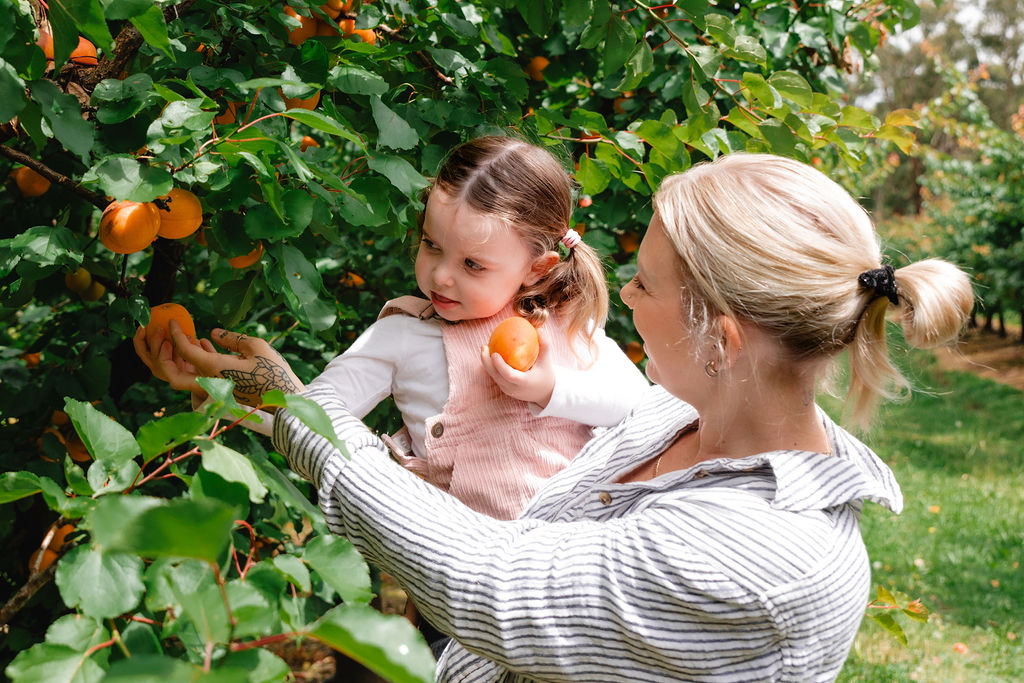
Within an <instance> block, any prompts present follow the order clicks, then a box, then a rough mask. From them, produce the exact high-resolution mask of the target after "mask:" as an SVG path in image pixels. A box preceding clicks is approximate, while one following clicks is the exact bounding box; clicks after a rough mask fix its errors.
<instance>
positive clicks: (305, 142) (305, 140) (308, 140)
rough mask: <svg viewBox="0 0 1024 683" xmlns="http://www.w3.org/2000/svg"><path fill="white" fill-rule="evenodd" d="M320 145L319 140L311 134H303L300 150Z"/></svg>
mask: <svg viewBox="0 0 1024 683" xmlns="http://www.w3.org/2000/svg"><path fill="white" fill-rule="evenodd" d="M319 146H320V143H319V142H317V141H316V139H315V138H314V137H312V136H310V135H303V136H302V142H300V143H299V151H300V152H305V151H306V150H307V149H309V148H310V147H319Z"/></svg>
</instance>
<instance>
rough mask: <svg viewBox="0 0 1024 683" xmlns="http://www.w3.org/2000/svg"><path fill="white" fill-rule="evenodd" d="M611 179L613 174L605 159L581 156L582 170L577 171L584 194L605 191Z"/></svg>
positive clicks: (577, 178)
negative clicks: (599, 159)
mask: <svg viewBox="0 0 1024 683" xmlns="http://www.w3.org/2000/svg"><path fill="white" fill-rule="evenodd" d="M611 179H612V174H611V173H610V172H609V171H608V167H607V166H606V165H605V164H604V162H603V161H598V160H596V159H593V158H591V157H589V156H582V157H580V170H579V171H577V172H576V180H577V181H579V183H580V185H581V186H582V191H583V194H589V195H595V194H600V193H601V192H604V190H605V188H607V187H608V183H610V182H611Z"/></svg>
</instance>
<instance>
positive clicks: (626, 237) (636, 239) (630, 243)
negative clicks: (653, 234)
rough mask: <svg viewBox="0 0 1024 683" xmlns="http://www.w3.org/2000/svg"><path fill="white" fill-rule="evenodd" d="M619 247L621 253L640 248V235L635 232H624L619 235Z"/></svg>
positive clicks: (629, 252) (630, 252) (628, 252)
mask: <svg viewBox="0 0 1024 683" xmlns="http://www.w3.org/2000/svg"><path fill="white" fill-rule="evenodd" d="M619 247H620V248H621V249H622V251H623V253H626V254H632V253H633V252H635V251H636V250H637V249H639V248H640V235H638V234H637V233H635V232H624V233H622V234H621V235H619Z"/></svg>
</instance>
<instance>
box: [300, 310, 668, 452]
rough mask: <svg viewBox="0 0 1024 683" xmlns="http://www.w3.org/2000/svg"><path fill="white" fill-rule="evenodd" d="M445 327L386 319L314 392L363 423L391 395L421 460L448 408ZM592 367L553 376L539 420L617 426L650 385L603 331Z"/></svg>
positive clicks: (536, 409)
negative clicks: (323, 389) (430, 432)
mask: <svg viewBox="0 0 1024 683" xmlns="http://www.w3.org/2000/svg"><path fill="white" fill-rule="evenodd" d="M444 324H445V323H444V322H442V321H440V320H438V319H436V318H429V319H426V320H420V319H419V318H416V317H413V316H409V315H391V316H388V317H386V318H382V319H380V320H378V321H376V322H375V323H374V324H372V325H370V327H368V328H367V329H366V331H365V332H363V334H362V335H360V336H359V338H358V339H356V340H355V341H354V342H353V343H352V345H351V346H350V347H349V348H348V349H347V350H346V351H345V352H344V353H342V354H341V355H339V356H337V357H336V358H334V359H333V360H332V361H331V362H330V363H328V364H327V367H326V368H325V369H324V371H323V373H321V374H320V376H318V377H317V378H316V379H314V380H313V381H312V382H311V383H310V386H311V387H315V386H328V387H330V388H331V389H332V390H334V392H335V394H336V395H337V396H338V397H339V398H340V399H341V400H342V401H343V402H344V403H345V405H346V406H348V408H349V410H350V411H351V412H352V414H353V415H355V416H356V417H358V418H360V419H362V418H363V417H365V416H366V415H367V414H368V413H369V412H370V411H371V410H373V408H374V407H375V406H376V405H377V404H378V403H380V402H381V401H382V400H384V399H385V398H386V397H388V396H389V395H390V396H392V397H394V399H395V405H396V406H397V408H398V410H399V412H401V414H402V421H403V422H404V423H405V426H406V428H408V430H409V436H410V438H411V441H412V450H413V452H414V453H415V454H416V455H417V456H420V457H423V454H424V453H425V452H426V449H425V448H424V445H423V444H424V439H425V438H426V421H427V419H428V418H431V417H434V416H435V415H438V414H440V413H441V411H442V410H443V409H444V405H445V402H446V401H447V400H448V394H449V391H448V363H447V360H446V356H445V351H444V344H443V342H442V338H441V326H442V325H444ZM594 343H595V345H596V348H597V359H596V361H595V362H594V364H593V365H591V366H590V367H589V368H587V369H585V370H575V369H571V368H565V367H557V366H556V368H555V386H554V391H553V392H552V394H551V399H550V400H549V401H548V404H547V406H545V407H544V408H543V409H541V408H540V406H537V405H535V404H531V412H532V413H533V415H534V416H536V417H561V418H566V419H569V420H573V421H575V422H580V423H583V424H585V425H590V426H592V427H609V426H611V425H614V424H616V423H617V422H619V420H621V419H622V418H623V417H625V416H626V414H627V413H629V411H630V410H631V409H632V408H633V406H635V405H636V404H637V403H638V402H639V400H640V397H641V396H642V395H643V393H644V391H645V390H646V389H647V386H648V383H647V380H646V379H645V378H644V376H643V374H641V373H640V371H639V370H638V369H637V367H636V366H635V365H634V364H633V363H632V362H631V361H630V360H629V359H628V358H627V357H626V356H625V354H624V353H623V352H622V350H621V349H620V348H619V347H618V345H617V344H616V343H615V342H614V341H612V340H611V339H610V338H609V337H607V336H606V335H605V333H604V330H602V329H598V330H596V332H595V334H594Z"/></svg>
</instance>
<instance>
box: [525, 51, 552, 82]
mask: <svg viewBox="0 0 1024 683" xmlns="http://www.w3.org/2000/svg"><path fill="white" fill-rule="evenodd" d="M550 63H551V60H550V59H548V58H547V57H544V56H543V55H537V56H536V57H534V58H533V59H531V60H530V62H529V64H527V65H526V75H527V76H529V77H530V78H532V79H533V80H535V81H543V80H544V69H546V68H547V67H548V64H550Z"/></svg>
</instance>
